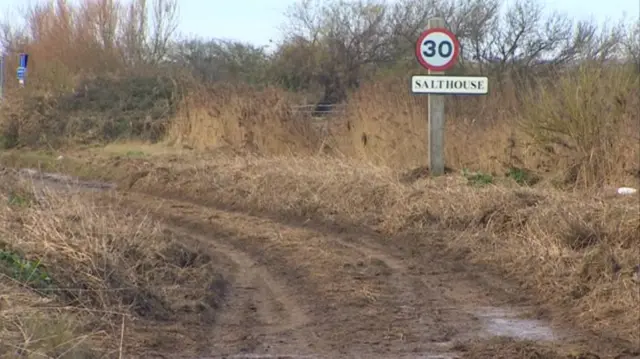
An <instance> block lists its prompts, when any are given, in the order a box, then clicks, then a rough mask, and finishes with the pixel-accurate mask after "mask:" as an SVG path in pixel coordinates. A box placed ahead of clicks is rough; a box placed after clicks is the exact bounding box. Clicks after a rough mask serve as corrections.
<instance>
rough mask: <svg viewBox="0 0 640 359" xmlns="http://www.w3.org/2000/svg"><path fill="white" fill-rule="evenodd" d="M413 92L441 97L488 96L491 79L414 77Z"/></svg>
mask: <svg viewBox="0 0 640 359" xmlns="http://www.w3.org/2000/svg"><path fill="white" fill-rule="evenodd" d="M411 92H413V93H414V94H439V95H486V94H487V93H488V92H489V79H488V78H487V77H476V76H438V75H431V76H412V77H411Z"/></svg>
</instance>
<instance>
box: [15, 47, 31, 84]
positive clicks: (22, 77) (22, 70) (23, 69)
mask: <svg viewBox="0 0 640 359" xmlns="http://www.w3.org/2000/svg"><path fill="white" fill-rule="evenodd" d="M28 62H29V55H28V54H20V66H18V69H17V70H16V75H17V77H18V83H19V84H20V86H24V85H25V83H26V79H27V64H28Z"/></svg>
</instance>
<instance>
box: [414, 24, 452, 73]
mask: <svg viewBox="0 0 640 359" xmlns="http://www.w3.org/2000/svg"><path fill="white" fill-rule="evenodd" d="M459 54H460V43H459V42H458V39H457V38H456V36H455V35H454V34H453V33H452V32H451V31H449V30H447V29H445V28H432V29H429V30H426V31H425V32H423V33H422V34H420V37H418V42H417V43H416V57H417V58H418V62H419V63H420V65H422V66H423V67H424V68H426V69H428V70H431V71H437V72H441V71H446V70H448V69H450V68H452V67H453V66H454V65H455V63H456V60H457V59H458V55H459Z"/></svg>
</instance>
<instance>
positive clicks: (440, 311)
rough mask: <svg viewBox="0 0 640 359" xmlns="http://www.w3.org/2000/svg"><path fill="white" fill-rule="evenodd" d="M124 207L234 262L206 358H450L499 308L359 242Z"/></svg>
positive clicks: (191, 212)
mask: <svg viewBox="0 0 640 359" xmlns="http://www.w3.org/2000/svg"><path fill="white" fill-rule="evenodd" d="M125 201H126V203H127V206H130V207H138V208H140V207H141V206H144V207H145V208H146V209H148V210H151V209H153V213H154V214H155V215H156V216H158V217H160V218H163V219H164V220H165V221H166V222H167V223H168V224H169V225H170V226H171V227H172V228H174V230H176V231H180V232H181V233H183V234H189V235H190V236H191V237H192V238H195V239H197V240H198V241H200V242H203V243H209V245H208V248H210V250H212V251H215V252H217V253H221V254H223V255H225V256H227V257H228V258H230V259H231V260H232V261H233V262H235V263H237V264H238V268H239V269H238V272H237V273H235V274H234V278H233V279H232V282H233V287H234V288H235V294H234V295H233V296H232V297H231V298H232V299H231V303H230V304H229V306H228V307H227V308H226V310H225V313H224V314H223V317H224V318H225V319H223V320H221V322H219V323H218V324H217V325H216V328H214V329H213V333H212V335H213V336H214V337H216V338H219V339H221V341H220V342H219V345H218V346H217V347H216V348H215V350H214V351H213V352H212V353H211V355H214V354H215V353H227V354H230V353H242V352H245V353H251V354H269V353H274V354H280V355H282V354H288V355H293V354H295V355H311V356H312V357H321V358H326V357H331V358H333V357H343V358H346V357H352V358H358V357H374V358H384V357H388V358H402V357H406V358H415V357H428V356H427V355H430V356H432V357H433V358H437V357H438V356H440V357H442V358H448V357H454V354H455V353H454V347H455V345H456V344H457V343H460V342H467V341H469V340H474V339H477V338H481V337H482V336H483V333H484V335H485V336H491V335H492V334H491V333H486V331H485V329H484V326H485V325H484V323H483V322H482V316H481V315H480V314H477V313H474V311H477V310H478V308H484V307H494V306H500V305H502V304H504V303H503V302H498V301H496V300H494V299H493V298H492V297H491V296H490V293H489V292H487V291H486V290H484V289H483V288H478V287H477V285H476V284H474V283H473V282H472V280H470V279H469V278H468V277H467V276H466V275H465V274H464V273H459V274H456V273H454V272H451V271H449V270H448V269H446V268H441V267H439V265H438V263H437V261H434V262H433V263H424V262H422V263H420V262H417V261H414V260H413V259H411V258H403V257H402V256H401V253H400V252H396V253H394V251H393V250H390V248H385V247H383V246H382V245H380V244H378V243H377V241H376V240H374V239H372V238H367V236H362V235H361V236H356V235H354V234H353V233H347V234H346V235H340V234H337V233H333V232H332V231H328V233H323V232H321V231H318V230H316V229H312V228H307V227H305V226H299V225H296V226H294V225H291V224H284V223H279V222H277V221H273V220H272V219H266V218H261V217H256V216H252V215H247V214H243V213H238V212H227V211H223V210H219V209H215V208H210V207H202V206H199V205H196V204H193V203H187V202H181V201H176V200H165V199H158V198H156V197H152V196H145V195H139V194H136V195H133V194H128V195H127V199H126V200H125ZM247 288H249V290H247ZM247 308H250V310H247ZM525 329H526V328H525ZM535 330H536V329H535V328H533V329H531V332H530V333H529V335H530V336H531V337H532V338H533V339H537V338H536V335H537V334H536V333H535ZM538 334H540V333H538ZM540 335H541V336H544V335H547V336H551V334H545V333H542V334H540ZM523 336H526V333H524V334H523Z"/></svg>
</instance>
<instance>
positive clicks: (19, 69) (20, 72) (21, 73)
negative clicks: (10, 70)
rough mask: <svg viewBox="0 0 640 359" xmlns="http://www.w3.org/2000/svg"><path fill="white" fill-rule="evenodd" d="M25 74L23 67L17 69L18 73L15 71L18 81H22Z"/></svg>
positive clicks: (25, 70)
mask: <svg viewBox="0 0 640 359" xmlns="http://www.w3.org/2000/svg"><path fill="white" fill-rule="evenodd" d="M26 72H27V69H25V68H24V67H18V71H16V74H17V75H18V80H24V75H25V73H26Z"/></svg>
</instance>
